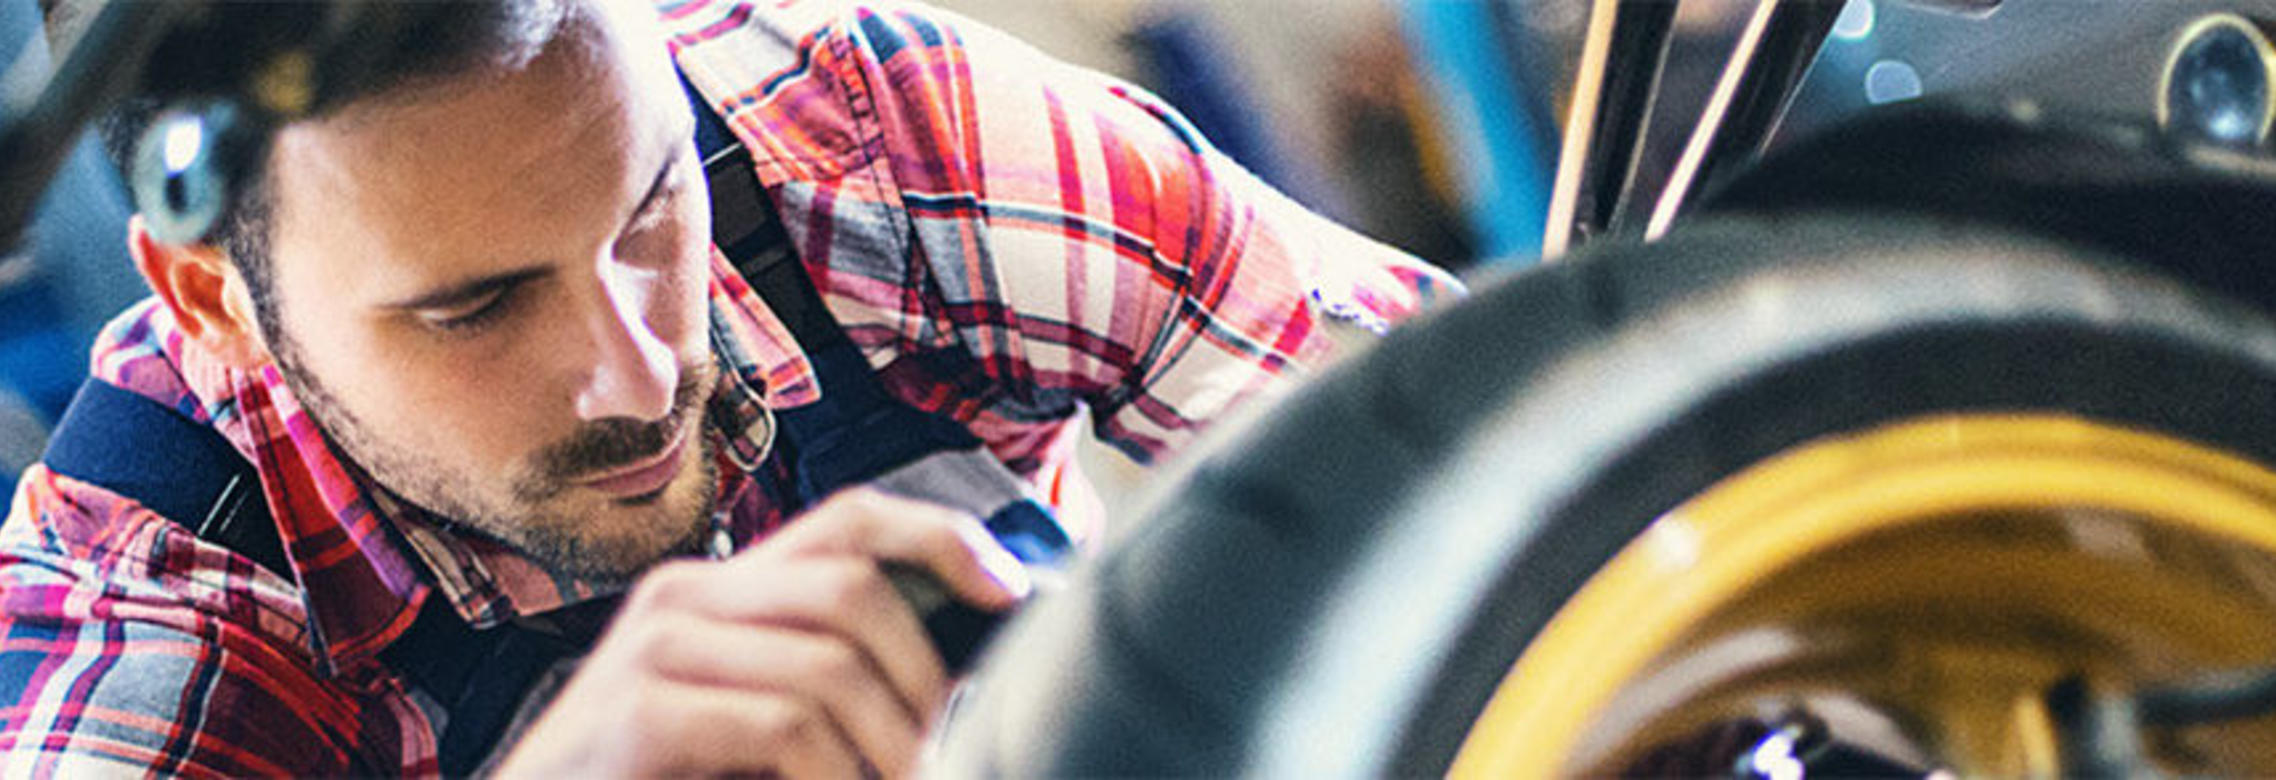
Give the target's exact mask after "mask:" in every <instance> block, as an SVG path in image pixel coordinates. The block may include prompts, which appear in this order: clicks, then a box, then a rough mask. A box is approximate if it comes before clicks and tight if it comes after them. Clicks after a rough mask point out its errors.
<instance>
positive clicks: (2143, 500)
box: [1453, 415, 2276, 777]
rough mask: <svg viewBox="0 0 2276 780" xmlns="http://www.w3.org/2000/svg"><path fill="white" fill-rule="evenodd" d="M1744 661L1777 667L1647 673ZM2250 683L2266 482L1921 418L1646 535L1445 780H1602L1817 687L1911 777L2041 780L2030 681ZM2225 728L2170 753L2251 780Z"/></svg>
mask: <svg viewBox="0 0 2276 780" xmlns="http://www.w3.org/2000/svg"><path fill="white" fill-rule="evenodd" d="M1750 642H1751V643H1752V644H1753V645H1765V646H1778V647H1789V649H1793V651H1792V652H1789V653H1788V654H1787V655H1785V656H1777V657H1775V658H1771V657H1770V656H1765V657H1766V658H1770V660H1766V661H1761V662H1759V663H1756V662H1751V661H1750V662H1749V663H1755V666H1751V667H1746V668H1744V669H1741V670H1740V671H1730V670H1729V669H1725V670H1724V671H1719V672H1703V673H1700V674H1698V675H1695V677H1696V678H1697V679H1686V678H1684V675H1683V674H1681V673H1673V672H1669V671H1668V670H1670V669H1683V668H1697V669H1712V668H1715V667H1713V659H1714V658H1716V657H1718V656H1716V653H1723V652H1724V651H1725V649H1727V648H1730V647H1735V646H1742V645H1747V644H1748V643H1750ZM1781 642H1784V643H1787V644H1780V643H1781ZM1734 643H1736V644H1734ZM1794 648H1799V649H1794ZM1725 655H1729V653H1725ZM1773 655H1775V653H1774V654H1773ZM1781 659H1782V660H1781ZM2272 662H2276V473H2272V472H2271V471H2269V470H2268V469H2266V468H2264V467H2262V466H2260V465H2258V464H2255V463H2253V462H2250V461H2247V460H2244V459H2242V458H2238V457H2235V456H2232V455H2228V454H2224V453H2221V452H2217V451H2214V450H2211V449H2208V448H2206V447H2202V446H2198V445H2195V444H2192V443H2189V442H2185V441H2180V440H2177V439H2173V438H2170V437H2166V436H2161V435H2156V434H2151V433H2144V432H2139V431H2130V430H2123V429H2120V428H2116V427H2113V426H2109V425H2105V424H2100V423H2096V422H2091V421H2087V420H2082V419H2078V418H2072V417H2061V416H2042V415H1966V416H1949V417H1938V418H1931V419H1923V420H1916V421H1910V422H1905V423H1900V424H1895V425H1892V426H1889V427H1885V428H1880V429H1877V430H1873V431H1869V432H1865V433H1861V434H1856V435H1849V436H1841V437H1836V438H1832V439H1828V440H1823V441H1820V442H1816V443H1812V444H1808V445H1805V446H1803V447H1800V448H1797V449H1794V450H1790V451H1788V452H1786V453H1782V454H1780V455H1779V456H1777V457H1774V458H1772V459H1770V460H1768V461H1765V462H1763V463H1761V464H1758V465H1756V466H1754V467H1752V468H1749V469H1747V470H1746V471H1744V472H1742V473H1740V474H1738V475H1736V476H1733V477H1731V478H1729V479H1726V480H1724V481H1722V482H1721V483H1719V484H1717V485H1715V486H1714V487H1712V488H1710V489H1709V490H1707V491H1706V492H1704V493H1702V494H1700V495H1699V496H1697V497H1695V498H1694V499H1692V500H1691V501H1689V502H1687V503H1685V504H1684V505H1683V506H1681V507H1678V508H1677V509H1676V510H1675V511H1673V512H1670V513H1669V514H1667V515H1666V516H1664V517H1662V518H1660V519H1658V520H1657V521H1655V522H1654V523H1653V524H1652V525H1651V526H1650V527H1649V528H1647V529H1646V531H1645V532H1644V533H1643V534H1641V535H1640V536H1639V537H1638V538H1637V539H1635V540H1634V541H1633V542H1631V543H1630V544H1629V545H1627V546H1626V547H1625V548H1623V549H1622V550H1621V551H1620V552H1619V553H1618V554H1617V555H1615V556H1614V557H1613V558H1612V560H1611V561H1609V562H1608V563H1607V564H1606V565H1605V566H1604V567H1603V568H1602V569H1601V570H1600V571H1599V572H1598V573H1597V574H1596V575H1595V576H1594V577H1592V578H1591V579H1590V581H1589V582H1588V583H1586V584H1585V585H1584V586H1583V587H1582V588H1581V589H1580V590H1579V591H1578V592H1577V593H1576V594H1575V595H1574V596H1573V597H1572V598H1571V599H1570V600H1568V601H1567V602H1566V604H1565V605H1564V607H1563V608H1561V609H1560V610H1559V612H1558V613H1557V615H1556V616H1555V617H1554V618H1553V619H1552V620H1551V621H1550V622H1549V624H1548V625H1547V626H1545V627H1544V629H1543V630H1542V632H1541V633H1540V634H1539V635H1538V636H1537V637H1536V638H1535V639H1534V641H1533V642H1532V643H1531V644H1530V645H1529V646H1528V647H1527V648H1526V650H1525V652H1524V653H1523V654H1522V655H1521V656H1520V658H1519V660H1518V662H1517V663H1516V665H1515V666H1514V667H1513V668H1512V669H1511V671H1510V673H1509V674H1508V676H1507V677H1506V678H1504V680H1503V681H1502V683H1501V684H1500V686H1499V687H1498V688H1497V689H1496V691H1495V693H1494V695H1493V697H1492V699H1491V701H1490V702H1489V703H1488V705H1487V707H1486V709H1485V711H1484V712H1483V713H1482V714H1481V715H1480V717H1479V718H1478V720H1477V721H1476V722H1475V723H1474V724H1473V726H1472V729H1471V731H1470V733H1469V735H1468V737H1467V738H1466V739H1465V741H1464V742H1463V744H1462V746H1461V749H1460V751H1459V752H1458V753H1457V754H1456V757H1455V761H1454V764H1453V774H1454V775H1455V776H1458V777H1510V776H1564V775H1570V774H1576V773H1597V772H1604V771H1612V770H1616V769H1617V768H1619V767H1620V766H1623V764H1621V763H1620V761H1621V760H1622V758H1621V756H1622V755H1623V753H1622V751H1623V750H1628V749H1632V748H1633V747H1635V746H1636V745H1639V744H1651V743H1652V741H1653V740H1654V739H1665V738H1666V737H1667V736H1668V735H1669V734H1671V733H1680V732H1681V730H1682V729H1683V728H1686V727H1687V726H1689V725H1696V724H1697V723H1698V722H1699V721H1700V720H1701V719H1703V718H1712V717H1714V716H1715V714H1716V713H1717V712H1723V713H1726V714H1727V713H1728V712H1730V711H1732V710H1731V708H1732V707H1744V706H1750V705H1749V702H1750V701H1751V702H1752V705H1753V706H1759V705H1761V704H1762V698H1763V697H1764V696H1772V697H1776V696H1788V697H1793V696H1801V695H1805V694H1808V692H1809V691H1813V690H1815V691H1824V690H1829V689H1831V688H1833V687H1839V686H1848V687H1850V688H1854V689H1857V690H1859V691H1861V692H1862V693H1861V695H1860V696H1861V698H1862V699H1863V700H1865V701H1867V702H1869V703H1870V704H1871V705H1873V706H1875V707H1878V708H1880V709H1882V710H1884V711H1886V712H1888V713H1891V723H1892V727H1893V728H1895V729H1897V730H1899V731H1902V732H1904V733H1905V734H1906V735H1907V739H1908V740H1909V741H1910V742H1911V743H1912V744H1914V745H1915V746H1921V747H1922V749H1924V750H1926V751H1928V752H1929V753H1930V754H1931V758H1932V759H1933V762H1934V763H1937V764H1940V765H1942V766H1946V767H1950V768H1954V769H1957V770H1959V771H1962V772H1969V773H1983V772H1989V773H2000V774H2022V773H2028V774H2042V773H2053V772H2058V771H2060V767H2059V766H2058V765H2057V764H2056V763H2055V761H2056V759H2055V757H2054V755H2053V751H2054V748H2053V745H2052V743H2051V741H2050V740H2051V737H2050V736H2049V735H2048V729H2047V724H2046V714H2045V712H2044V711H2043V710H2041V709H2038V708H2036V707H2035V706H2034V703H2033V702H2034V701H2035V699H2033V698H2032V696H2031V695H2030V694H2032V693H2034V692H2036V691H2040V690H2043V689H2044V687H2045V686H2047V685H2049V684H2051V683H2052V681H2053V680H2054V679H2057V678H2058V677H2060V676H2063V675H2068V674H2088V675H2090V676H2091V677H2092V678H2094V679H2097V680H2102V681H2108V682H2111V683H2113V684H2116V685H2119V686H2121V687H2123V686H2127V685H2141V684H2147V683H2151V682H2162V681H2167V680H2170V679H2171V678H2172V677H2174V676H2176V675H2181V674H2186V673H2189V672H2192V671H2199V670H2205V669H2212V668H2232V667H2240V666H2259V665H2267V664H2269V663H2272ZM1702 664H1706V665H1704V666H1703V665H1702ZM1725 666H1729V665H1728V664H1726V665H1725ZM1730 668H1731V669H1737V668H1738V667H1730ZM1655 674H1657V675H1658V676H1657V677H1655V676H1654V675H1655ZM1686 686H1690V688H1691V689H1689V690H1680V691H1679V690H1678V689H1684V688H1685V687H1686ZM1766 692H1767V693H1766ZM1679 694H1680V695H1679ZM1685 696H1688V697H1691V698H1692V699H1695V700H1698V701H1704V702H1705V703H1703V704H1700V703H1693V704H1682V705H1679V704H1677V703H1674V702H1675V699H1678V698H1682V697H1685ZM1749 697H1753V698H1752V699H1750V698H1749ZM1687 707H1688V708H1689V709H1686V708H1687ZM1717 707H1721V708H1723V709H1722V710H1716V709H1715V708H1717ZM1701 708H1705V709H1701ZM1687 719H1688V720H1687ZM2246 726H2247V727H2253V728H2258V729H2259V731H2254V732H2250V733H2245V732H2228V733H2223V734H2221V735H2220V737H2219V738H2218V739H2216V740H2212V741H2211V746H2210V747H2205V748H2204V749H2203V750H2198V751H2196V752H2195V753H2192V754H2191V755H2193V756H2195V758H2197V759H2203V760H2209V761H2213V762H2214V763H2215V764H2217V765H2220V766H2224V767H2232V768H2233V767H2235V766H2237V764H2235V763H2233V762H2234V761H2239V760H2241V761H2243V762H2245V765H2247V766H2250V767H2253V768H2255V769H2256V770H2259V771H2263V772H2276V768H2271V767H2270V766H2269V765H2266V764H2259V763H2252V761H2253V760H2254V759H2253V757H2254V756H2256V755H2258V756H2266V755H2271V754H2276V734H2272V733H2271V732H2276V724H2268V723H2259V724H2246ZM2200 747H2204V746H2200ZM2224 761H2228V762H2231V763H2227V764H2223V763H2221V762H2224Z"/></svg>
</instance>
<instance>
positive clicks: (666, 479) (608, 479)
mask: <svg viewBox="0 0 2276 780" xmlns="http://www.w3.org/2000/svg"><path fill="white" fill-rule="evenodd" d="M696 427H697V426H693V425H682V426H679V430H678V431H677V432H676V433H675V434H674V435H673V436H672V441H671V443H670V444H667V445H665V446H664V449H663V450H661V451H659V452H657V453H656V454H655V455H652V456H649V457H646V458H642V459H640V460H639V461H636V462H634V463H629V464H626V465H624V466H622V467H619V468H614V469H610V470H608V471H604V472H601V473H599V474H596V475H594V476H590V477H585V478H583V479H579V480H577V481H576V484H577V485H578V486H579V487H586V488H591V489H594V490H598V491H600V492H603V493H607V494H609V495H612V496H615V497H617V498H618V499H619V500H638V499H643V498H645V497H647V496H650V495H652V494H655V493H659V492H662V491H663V489H664V487H665V486H667V485H670V484H671V483H672V478H673V477H676V476H679V473H680V450H682V449H686V447H687V439H688V431H689V430H691V429H694V428H696Z"/></svg>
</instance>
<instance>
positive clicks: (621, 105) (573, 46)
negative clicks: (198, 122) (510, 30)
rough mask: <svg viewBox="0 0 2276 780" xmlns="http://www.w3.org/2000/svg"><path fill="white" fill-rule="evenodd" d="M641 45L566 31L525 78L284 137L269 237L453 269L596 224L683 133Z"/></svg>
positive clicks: (620, 33)
mask: <svg viewBox="0 0 2276 780" xmlns="http://www.w3.org/2000/svg"><path fill="white" fill-rule="evenodd" d="M641 32H642V30H641V29H640V28H637V27H636V28H632V29H631V30H626V29H625V28H623V27H621V26H617V25H611V24H608V23H606V21H605V20H601V19H593V20H591V21H590V22H588V23H580V24H574V25H571V26H570V28H569V29H564V30H563V31H562V34H561V35H559V36H557V38H558V40H557V41H556V42H555V43H554V44H552V45H550V46H549V47H548V48H547V50H546V51H545V52H544V53H542V54H541V55H540V56H538V57H537V58H535V59H533V60H531V61H529V62H528V63H526V64H525V65H523V66H522V67H519V68H514V69H511V70H505V71H499V70H495V69H493V70H491V71H487V72H475V73H469V74H465V75H463V76H462V77H460V78H456V79H453V80H450V81H448V82H441V83H436V84H428V85H421V87H420V88H418V89H416V90H414V91H406V92H403V93H402V94H399V95H393V96H390V97H389V99H386V100H379V101H372V102H371V103H369V104H368V105H355V106H350V107H348V108H347V109H345V110H343V111H340V112H338V113H337V114H336V115H333V116H328V117H326V118H324V119H321V120H316V121H309V122H302V123H296V124H294V125H292V126H289V127H287V128H286V129H285V130H284V131H283V132H282V133H280V135H279V136H278V139H277V145H276V147H275V155H274V157H273V158H272V164H273V165H274V168H273V169H272V174H273V176H272V181H274V182H275V183H276V185H277V190H278V195H279V197H278V203H277V206H278V215H279V228H280V230H282V231H285V232H293V231H295V230H300V231H309V230H313V231H316V232H320V233H323V234H328V235H326V236H325V237H326V238H333V239H339V240H346V241H352V242H355V243H358V244H362V245H365V246H369V247H371V248H373V249H374V250H394V251H390V252H388V253H389V254H397V253H401V254H407V255H410V257H407V258H403V259H404V260H405V261H406V262H409V263H411V264H412V265H414V266H416V265H419V264H423V263H427V262H446V263H450V264H463V263H464V262H465V261H467V260H469V259H480V258H468V257H467V256H466V255H467V253H468V252H481V251H485V250H498V249H503V248H505V247H504V246H502V245H505V244H508V243H510V242H514V241H516V240H517V239H520V238H527V237H528V236H518V235H517V229H518V228H521V227H531V228H533V234H534V237H537V238H542V237H544V236H545V234H546V233H547V232H548V231H547V230H546V228H545V227H544V224H545V223H547V222H559V221H560V220H564V219H567V220H573V221H576V222H577V223H579V224H585V223H588V222H590V221H593V220H602V221H606V220H609V219H610V218H611V212H613V211H614V210H620V209H621V207H622V204H621V203H618V202H617V201H619V200H622V199H623V198H624V197H626V196H625V192H626V191H627V190H628V189H629V188H634V187H639V186H640V185H643V184H645V182H644V181H634V180H636V179H641V178H643V177H647V176H650V175H652V174H653V171H652V170H638V169H640V168H648V167H652V166H653V165H654V164H655V161H650V160H649V159H648V158H650V157H657V156H658V155H659V154H666V153H668V151H669V150H668V149H658V148H655V147H658V146H659V141H662V142H663V143H665V144H668V143H669V140H670V139H668V138H662V137H661V136H662V134H664V133H671V132H676V131H675V130H671V129H669V128H672V127H675V126H677V125H680V124H682V122H679V121H674V119H673V116H672V113H673V110H674V109H675V108H676V107H679V106H680V104H681V103H683V102H684V101H682V99H681V97H680V95H679V92H678V86H677V84H678V82H677V80H676V78H675V77H673V76H672V72H671V67H670V65H669V60H668V58H666V57H665V56H664V55H663V53H662V46H661V44H660V42H657V41H654V40H642V39H640V38H638V37H636V36H637V35H639V34H640V33H641ZM659 93H660V94H659ZM681 113H684V110H682V111H681ZM660 125H661V126H662V127H659V126H660ZM659 161H660V158H659ZM638 194H639V193H637V192H634V193H632V196H634V197H637V195H638ZM555 232H557V231H555ZM485 245H487V246H485ZM407 270H416V269H407Z"/></svg>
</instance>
